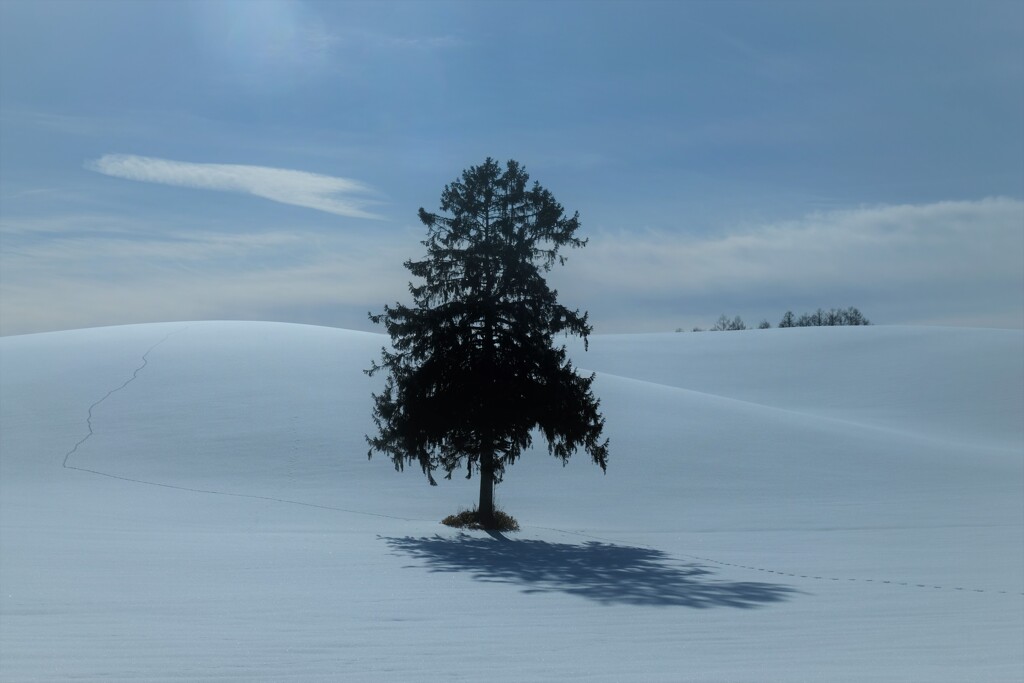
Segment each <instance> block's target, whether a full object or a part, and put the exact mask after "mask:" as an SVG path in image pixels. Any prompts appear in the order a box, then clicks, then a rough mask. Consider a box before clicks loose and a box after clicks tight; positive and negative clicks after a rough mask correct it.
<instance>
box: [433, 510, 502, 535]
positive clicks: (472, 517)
mask: <svg viewBox="0 0 1024 683" xmlns="http://www.w3.org/2000/svg"><path fill="white" fill-rule="evenodd" d="M441 524H444V525H446V526H451V527H455V528H456V529H481V530H483V531H519V522H517V521H516V520H515V517H513V516H512V515H510V514H508V513H506V512H503V511H502V510H497V509H496V510H495V511H494V524H493V525H492V526H490V527H486V526H484V525H483V524H481V523H480V515H479V513H478V512H477V509H476V508H473V509H472V510H460V511H459V512H457V513H455V514H454V515H448V516H447V517H445V518H444V519H442V520H441Z"/></svg>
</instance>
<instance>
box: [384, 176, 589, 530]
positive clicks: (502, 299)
mask: <svg viewBox="0 0 1024 683" xmlns="http://www.w3.org/2000/svg"><path fill="white" fill-rule="evenodd" d="M528 180H529V176H528V175H527V173H526V170H525V169H524V168H523V167H522V166H520V165H519V164H518V163H517V162H515V161H509V162H508V163H507V164H506V165H505V167H504V169H502V167H501V166H500V165H499V164H498V163H497V162H495V161H494V160H493V159H490V158H488V159H487V160H486V161H485V162H484V163H483V164H482V165H480V166H474V167H472V168H469V169H467V170H465V171H463V173H462V177H461V178H460V179H457V180H455V181H453V182H452V183H450V184H448V185H446V186H445V188H444V191H443V192H442V193H441V204H440V210H441V212H442V213H429V212H427V211H426V210H424V209H422V208H421V209H420V210H419V217H420V220H421V221H422V222H423V224H424V225H425V226H426V227H427V238H426V240H424V241H423V245H424V246H425V247H426V249H427V256H426V258H424V259H423V260H420V261H412V260H409V261H406V262H405V264H404V265H405V267H406V268H407V269H408V270H409V272H410V273H412V275H413V276H414V277H415V278H419V279H420V280H422V284H419V285H413V284H410V285H409V291H410V293H411V295H412V298H413V302H414V303H413V305H412V306H405V305H403V304H400V303H396V304H395V305H394V306H393V307H391V306H385V307H384V312H383V313H381V314H378V315H373V314H371V315H370V319H371V320H372V321H373V322H374V323H377V324H380V323H383V324H384V326H385V327H386V329H387V331H388V334H389V335H390V336H391V341H392V346H393V350H390V351H389V350H388V349H383V350H382V352H381V353H382V357H381V361H380V363H379V364H378V363H376V362H375V363H374V364H373V366H372V367H371V368H370V369H369V370H368V371H367V372H368V373H369V374H371V375H373V374H374V373H376V372H378V371H380V370H384V371H386V373H387V381H386V384H385V387H384V390H383V392H382V393H380V394H375V395H374V397H373V399H374V410H373V419H374V422H375V423H376V426H377V434H376V435H375V436H372V437H371V436H367V441H368V442H369V444H370V451H369V455H370V457H372V456H373V453H374V452H375V451H376V452H381V453H385V454H387V455H388V456H389V457H390V458H391V460H392V461H393V463H394V465H395V469H397V470H402V469H404V466H405V465H406V464H409V465H411V464H413V463H417V464H419V466H420V468H421V469H422V470H423V472H424V474H426V476H427V479H428V480H429V481H430V483H431V484H436V480H435V478H434V472H435V471H438V470H441V471H443V472H444V473H445V478H448V479H450V478H451V475H452V472H453V471H454V470H455V469H457V468H460V467H462V466H465V468H466V476H467V478H469V477H472V475H473V474H474V472H475V473H477V475H478V476H479V478H480V502H479V507H478V513H479V521H480V523H481V524H482V525H483V526H484V528H493V525H494V486H495V484H497V483H500V482H501V480H502V477H503V475H504V472H505V467H506V466H507V465H511V464H513V463H514V462H515V461H516V460H517V459H518V458H519V456H520V455H521V454H522V452H523V450H524V449H526V448H529V447H530V446H531V445H532V442H533V435H534V433H539V434H541V435H543V436H544V438H545V440H546V441H547V446H548V452H549V453H550V454H551V455H553V456H555V457H558V458H560V459H561V460H562V461H563V463H564V462H565V461H567V460H568V459H569V457H570V456H571V455H572V454H573V453H574V452H575V451H576V450H577V449H579V448H580V447H582V448H583V449H584V450H586V451H587V453H589V455H590V456H591V458H592V459H593V461H594V462H595V463H596V464H597V465H599V466H600V467H601V469H602V470H605V469H606V468H607V459H608V441H607V439H604V440H602V429H603V426H604V418H603V417H602V416H601V414H600V413H599V411H598V407H599V404H600V402H599V401H598V400H597V399H596V398H595V397H594V394H593V392H592V391H591V385H592V383H593V381H594V376H593V375H590V376H588V377H583V376H580V375H577V374H576V371H575V369H574V367H573V365H572V362H571V361H570V360H568V358H567V353H566V350H565V346H564V345H562V346H555V344H554V337H555V336H556V335H558V334H562V333H564V334H566V335H568V334H573V335H578V336H580V337H582V338H583V340H584V345H585V346H586V340H587V336H588V335H589V334H590V332H591V329H592V328H591V326H590V325H589V323H588V322H587V314H586V313H583V314H580V312H579V311H578V310H577V311H572V310H569V309H568V308H566V307H565V306H562V305H561V304H559V303H558V300H557V292H556V291H554V290H552V289H550V288H549V287H548V285H547V282H546V281H545V280H544V277H543V273H546V272H548V271H550V269H551V267H552V266H553V265H554V264H555V263H558V264H560V265H561V264H563V263H564V262H565V256H564V255H562V254H561V248H562V247H564V246H568V247H582V246H584V245H585V244H586V240H583V239H580V238H578V237H576V231H577V230H578V228H579V214H578V213H575V214H573V215H572V216H566V215H565V211H564V209H563V208H562V206H561V205H560V204H559V203H558V202H557V201H556V200H555V198H554V196H552V194H551V193H550V192H549V191H548V190H546V189H544V188H543V187H541V186H540V185H539V184H538V183H536V182H535V183H534V184H533V185H532V186H528V185H527V183H528Z"/></svg>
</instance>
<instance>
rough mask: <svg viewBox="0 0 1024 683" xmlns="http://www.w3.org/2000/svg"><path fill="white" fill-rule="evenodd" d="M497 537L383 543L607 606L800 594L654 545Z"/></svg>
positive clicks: (716, 602)
mask: <svg viewBox="0 0 1024 683" xmlns="http://www.w3.org/2000/svg"><path fill="white" fill-rule="evenodd" d="M492 537H493V539H494V540H492V539H489V538H479V537H475V536H469V535H466V534H460V535H459V536H457V537H455V538H444V537H441V536H434V537H432V538H412V537H409V536H406V537H405V538H390V537H384V538H383V540H384V541H385V542H386V543H387V544H388V545H389V546H390V547H391V548H392V549H393V550H394V551H396V552H397V553H402V554H405V555H410V556H412V557H414V558H416V559H418V560H422V561H423V562H424V563H425V566H426V567H427V568H428V569H429V570H430V571H432V572H468V573H469V574H471V575H472V576H473V578H474V579H476V580H478V581H484V582H493V583H510V584H515V585H519V586H523V587H524V588H523V592H524V593H549V592H562V593H568V594H570V595H578V596H580V597H584V598H588V599H590V600H593V601H595V602H599V603H601V604H606V605H612V604H626V605H647V606H655V607H694V608H700V609H704V608H709V607H738V608H743V609H750V608H754V607H759V606H762V605H765V604H768V603H773V602H781V601H783V600H785V599H786V597H787V596H788V595H789V594H791V593H793V592H794V590H793V589H791V588H788V587H786V586H783V585H780V584H772V583H759V582H748V581H741V582H732V581H719V580H715V579H712V578H711V576H712V572H711V571H710V570H708V569H707V568H706V567H701V566H699V565H696V564H690V563H685V562H681V561H679V560H676V559H673V558H672V557H671V556H670V555H668V554H667V553H665V552H662V551H661V550H654V549H651V548H637V547H633V546H623V545H614V544H611V543H600V542H597V541H588V542H586V543H583V544H582V545H573V544H567V543H548V542H546V541H538V540H517V541H512V540H509V539H507V538H505V537H504V536H501V535H500V534H492Z"/></svg>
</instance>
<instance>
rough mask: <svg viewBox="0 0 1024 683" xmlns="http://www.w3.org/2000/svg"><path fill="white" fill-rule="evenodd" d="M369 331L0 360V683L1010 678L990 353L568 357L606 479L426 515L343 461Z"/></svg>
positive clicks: (822, 334)
mask: <svg viewBox="0 0 1024 683" xmlns="http://www.w3.org/2000/svg"><path fill="white" fill-rule="evenodd" d="M385 341H386V339H385V338H384V337H382V336H379V335H373V334H367V333H360V332H352V331H346V330H337V329H328V328H317V327H308V326H298V325H284V324H271V323H237V322H231V323H212V322H202V323H168V324H156V325H139V326H128V327H117V328H100V329H88V330H76V331H70V332H58V333H48V334H37V335H27V336H21V337H6V338H2V339H0V411H2V414H0V427H2V430H0V434H2V441H0V679H2V680H4V681H32V680H47V681H49V680H64V679H71V678H79V679H86V680H100V679H102V680H246V681H248V680H275V681H277V680H281V681H283V680H353V681H360V680H417V681H478V680H483V679H485V678H486V679H488V680H493V681H541V680H559V681H565V680H568V681H571V680H579V681H625V680H638V681H691V680H692V681H721V682H725V681H729V682H735V681H865V680H871V681H958V682H959V681H967V680H970V681H1019V680H1021V679H1022V678H1024V417H1022V416H1024V333H1021V332H1020V331H999V330H972V329H941V328H901V327H869V328H810V329H790V330H757V331H747V332H728V333H703V334H665V335H622V336H597V337H594V338H592V339H591V344H590V351H589V352H588V353H584V352H583V350H582V348H579V347H577V346H574V347H573V353H574V356H575V357H576V360H577V364H578V365H579V366H580V367H584V368H588V369H591V370H594V371H596V372H597V373H598V379H597V381H596V383H595V391H596V393H597V395H598V396H599V397H600V398H601V399H602V401H603V403H602V406H603V409H604V412H605V416H606V418H607V434H608V436H609V437H610V438H611V458H610V463H609V469H608V474H607V475H602V474H601V472H600V470H599V469H598V468H597V467H595V466H594V465H593V464H591V463H590V462H589V461H588V460H587V458H586V456H585V455H580V456H578V457H577V458H576V459H575V460H574V461H572V462H570V464H569V465H568V466H567V467H564V468H563V467H562V466H561V465H560V464H559V463H558V461H556V460H554V459H553V458H550V457H549V456H548V455H547V454H546V452H545V451H543V449H542V448H541V449H538V451H537V452H533V453H528V454H527V455H526V456H525V457H524V458H523V459H522V460H521V461H520V462H519V463H518V464H516V465H515V466H514V467H512V468H510V469H509V471H508V473H507V476H506V481H505V483H503V484H502V485H501V486H500V487H499V488H498V498H499V503H500V504H502V505H503V506H504V507H505V508H506V509H508V510H509V511H510V512H511V513H513V514H514V515H515V516H516V517H517V518H518V519H519V521H520V522H521V524H522V525H523V531H522V532H520V533H518V534H507V535H506V536H504V537H501V536H495V537H492V536H489V535H488V534H485V533H482V532H470V533H460V532H458V531H456V530H452V529H449V528H447V527H444V526H441V525H440V524H438V522H437V520H439V519H440V518H441V517H443V516H444V515H446V514H448V513H450V512H454V511H455V510H457V509H458V508H459V507H460V506H468V505H471V504H473V503H474V502H475V492H476V481H475V480H472V481H466V480H465V479H463V478H462V477H461V476H458V475H457V476H456V477H455V478H454V479H453V481H451V482H447V481H442V482H441V485H440V486H438V487H436V488H432V487H430V486H428V485H427V483H426V480H425V478H424V477H423V476H422V475H421V473H420V472H419V471H418V470H415V469H414V470H411V471H406V472H404V473H402V474H399V473H396V472H395V471H394V469H393V467H392V466H391V464H390V462H389V461H388V460H386V459H384V458H381V457H378V458H375V459H373V460H370V461H368V460H367V458H366V445H365V442H364V439H363V435H364V434H366V433H367V432H368V431H369V430H370V429H371V421H370V407H371V404H370V393H371V392H372V391H374V390H375V389H377V388H378V387H379V386H380V382H381V380H380V378H373V379H370V378H367V377H366V376H365V375H364V374H363V373H362V370H363V368H366V367H367V366H368V365H369V364H370V361H371V360H372V359H374V358H375V357H376V356H377V353H378V351H379V349H380V347H381V346H382V344H383V343H384V342H385Z"/></svg>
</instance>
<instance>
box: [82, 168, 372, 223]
mask: <svg viewBox="0 0 1024 683" xmlns="http://www.w3.org/2000/svg"><path fill="white" fill-rule="evenodd" d="M86 168H88V169H90V170H93V171H97V172H98V173H103V174H104V175H109V176H113V177H115V178H125V179H127V180H137V181H139V182H147V183H161V184H164V185H176V186H179V187H193V188H197V189H204V190H220V191H222V192H240V193H244V194H251V195H255V196H257V197H263V198H264V199H269V200H271V201H275V202H280V203H282V204H292V205H294V206H304V207H306V208H309V209H316V210H317V211H326V212H327V213H333V214H336V215H338V216H348V217H350V218H380V216H378V215H376V214H373V213H370V212H368V211H366V210H364V209H363V207H364V206H365V205H366V204H367V203H368V202H367V201H366V200H361V199H357V198H351V197H349V196H347V195H352V194H365V193H368V192H371V189H370V188H369V187H368V186H366V185H364V184H362V183H360V182H358V181H355V180H351V179H349V178H338V177H335V176H328V175H321V174H319V173H307V172H306V171H296V170H292V169H286V168H273V167H269V166H249V165H243V164H200V163H193V162H188V161H172V160H170V159H157V158H154V157H143V156H136V155H133V154H106V155H104V156H102V157H100V158H99V159H97V160H96V161H93V162H91V163H88V164H86Z"/></svg>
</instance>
